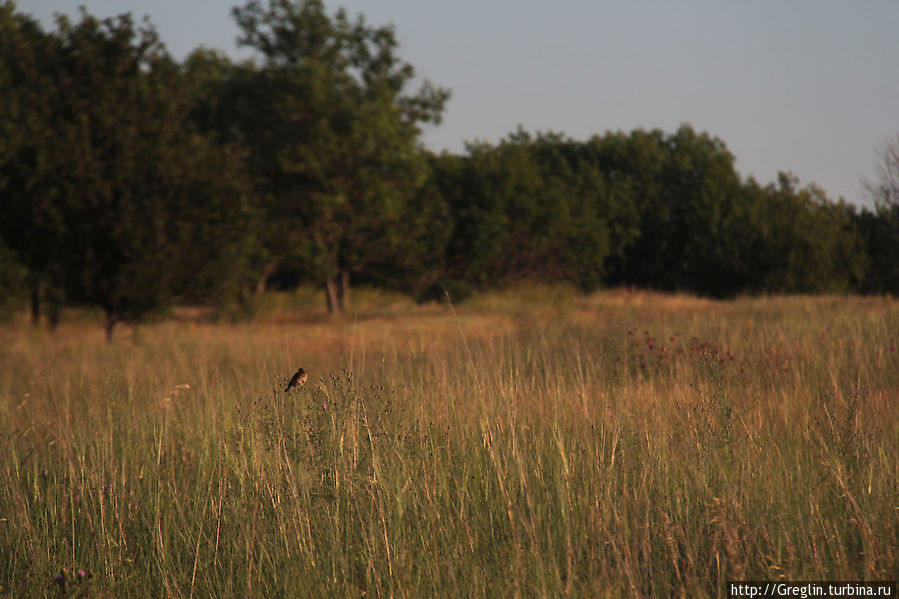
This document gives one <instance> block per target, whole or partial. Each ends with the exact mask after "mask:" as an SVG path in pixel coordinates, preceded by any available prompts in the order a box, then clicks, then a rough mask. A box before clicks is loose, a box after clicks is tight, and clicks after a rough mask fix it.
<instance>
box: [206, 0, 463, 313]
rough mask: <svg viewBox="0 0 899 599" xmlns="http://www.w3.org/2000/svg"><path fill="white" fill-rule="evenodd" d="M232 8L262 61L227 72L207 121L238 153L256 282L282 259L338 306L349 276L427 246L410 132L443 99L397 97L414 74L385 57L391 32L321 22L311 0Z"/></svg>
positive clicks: (422, 186)
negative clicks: (261, 259) (247, 192)
mask: <svg viewBox="0 0 899 599" xmlns="http://www.w3.org/2000/svg"><path fill="white" fill-rule="evenodd" d="M233 12H234V16H235V18H236V20H237V22H238V24H239V25H240V27H241V30H242V31H243V37H242V38H241V40H240V42H241V44H243V45H246V46H250V47H252V48H255V49H256V50H257V51H258V52H259V53H260V54H261V55H262V58H263V63H262V64H261V65H260V66H258V67H257V66H254V65H242V66H241V67H240V68H239V69H237V70H236V71H235V72H233V73H232V74H231V76H230V77H229V80H228V82H227V83H226V85H225V86H224V88H223V94H224V96H223V97H225V98H226V99H227V100H226V102H225V103H224V104H223V105H222V106H221V107H220V109H219V111H220V114H222V115H224V116H223V117H219V118H218V119H215V118H214V119H212V120H213V121H216V120H217V121H218V122H220V123H222V125H223V126H222V127H220V130H222V131H225V133H226V134H227V135H234V136H235V137H238V138H240V139H241V140H242V142H243V143H245V144H246V147H247V149H248V153H249V164H250V167H251V172H252V173H253V176H254V178H255V181H256V185H257V190H258V192H259V195H260V197H261V198H262V200H263V212H264V215H265V216H264V222H265V229H264V235H263V236H262V237H261V239H260V242H261V243H262V244H264V246H265V250H266V253H267V260H268V265H267V266H266V267H265V268H263V269H262V270H263V277H262V281H261V286H264V284H265V279H266V278H267V276H268V275H269V274H270V273H272V272H274V271H275V270H276V269H277V268H278V267H279V265H281V264H282V263H284V262H285V261H289V262H293V263H294V264H299V265H300V267H301V269H302V270H303V271H304V272H305V273H306V274H307V275H308V276H310V277H312V278H313V279H314V280H315V281H317V282H318V283H320V284H322V285H323V287H324V288H325V290H326V292H327V294H326V296H327V299H328V307H329V308H330V310H331V311H333V312H337V311H340V310H341V309H342V308H344V307H345V305H346V302H347V299H348V295H347V294H348V290H349V278H350V275H351V274H354V275H363V276H364V275H365V273H366V272H367V271H368V272H369V273H371V272H373V271H377V270H383V268H384V265H386V264H391V263H394V264H396V263H398V259H399V257H401V256H404V255H409V254H410V253H429V248H427V247H426V248H425V251H424V252H421V251H420V250H421V248H420V247H419V246H420V244H421V243H429V242H430V241H431V239H432V238H431V237H429V236H427V235H424V234H423V232H422V227H424V226H426V225H428V223H426V222H422V220H421V218H419V214H420V213H419V214H417V212H418V211H417V208H418V206H417V204H416V202H417V201H418V200H422V201H423V199H424V198H427V197H428V194H427V193H426V191H425V190H426V187H427V184H428V179H429V175H428V171H427V162H426V157H425V155H424V153H423V151H422V149H421V147H420V143H419V135H420V133H421V126H422V124H423V123H427V122H439V120H440V115H441V113H442V110H443V106H444V104H445V102H446V100H447V98H448V92H447V91H445V90H443V89H440V88H436V87H433V86H431V85H430V84H429V83H427V82H425V83H424V84H423V85H422V86H421V87H420V88H419V89H418V90H417V91H416V92H414V93H411V94H410V93H407V92H406V91H405V90H406V88H407V87H408V85H409V84H410V82H411V81H412V79H413V77H414V70H413V68H412V66H411V65H410V64H408V63H406V62H403V61H401V60H400V59H399V58H398V57H397V56H396V48H397V42H396V38H395V35H394V31H393V29H392V28H391V27H380V28H373V27H370V26H368V25H367V24H366V23H365V21H364V19H363V18H362V17H359V18H358V19H356V20H355V21H351V20H350V19H349V18H348V17H347V15H346V13H345V12H344V11H342V10H341V11H338V12H337V13H336V14H335V15H334V16H333V17H331V16H329V15H328V14H326V12H325V9H324V5H323V3H322V2H320V1H317V0H307V1H303V2H297V3H294V2H290V1H288V0H272V1H271V2H270V3H269V4H268V5H267V6H265V7H264V6H263V5H262V4H261V3H260V2H257V1H251V2H247V4H245V5H244V6H243V7H240V8H235V9H234V11H233ZM429 206H431V208H434V210H433V212H435V213H438V214H439V213H440V209H439V206H438V207H435V206H434V205H433V203H430V204H429ZM438 237H439V236H438ZM430 253H433V252H430Z"/></svg>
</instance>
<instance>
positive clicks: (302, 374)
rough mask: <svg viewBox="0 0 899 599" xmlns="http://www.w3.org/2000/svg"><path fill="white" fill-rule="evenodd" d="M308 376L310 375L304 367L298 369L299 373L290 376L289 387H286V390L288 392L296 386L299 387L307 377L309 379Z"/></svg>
mask: <svg viewBox="0 0 899 599" xmlns="http://www.w3.org/2000/svg"><path fill="white" fill-rule="evenodd" d="M308 378H309V375H308V374H306V371H305V370H303V369H302V368H300V369H299V370H297V373H296V374H295V375H293V376H292V377H290V382H289V383H287V388H286V389H284V392H285V393H287V392H288V391H290V390H291V389H295V388H296V387H299V386H300V385H302V384H303V383H305V382H306V379H308Z"/></svg>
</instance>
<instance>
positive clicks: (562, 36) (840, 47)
mask: <svg viewBox="0 0 899 599" xmlns="http://www.w3.org/2000/svg"><path fill="white" fill-rule="evenodd" d="M239 3H241V4H242V3H243V1H242V0H241V2H239ZM82 4H83V5H84V6H85V7H86V8H87V10H88V12H89V13H90V14H92V15H94V16H97V17H109V16H115V15H118V14H121V13H125V12H130V13H132V15H134V16H135V17H137V18H141V17H143V16H145V15H146V16H149V18H150V21H151V22H152V23H153V24H154V25H155V26H156V28H157V30H158V31H159V33H160V37H161V39H162V41H163V42H165V44H166V46H167V47H168V49H169V51H170V52H171V53H172V55H173V56H175V57H176V58H178V59H182V58H184V57H185V56H186V55H187V54H188V53H189V52H190V51H191V50H193V49H194V48H196V47H198V46H206V47H208V48H216V49H219V50H223V51H225V52H226V53H227V54H229V55H231V56H233V57H240V58H243V57H248V56H250V54H249V53H248V51H247V50H246V49H243V50H240V49H238V47H237V44H236V38H237V36H238V34H239V32H238V29H237V26H236V25H235V23H234V20H233V18H232V17H231V14H230V9H231V6H233V5H234V4H238V1H237V0H152V1H151V0H80V1H75V2H65V1H63V0H19V2H18V6H19V9H20V10H21V11H22V12H25V13H28V14H31V15H32V16H34V17H36V18H38V19H39V20H40V21H41V22H42V23H43V24H44V25H45V27H46V28H52V27H53V15H54V13H56V12H60V13H66V14H70V15H75V14H77V7H78V6H79V5H82ZM325 5H326V6H327V7H328V8H329V10H331V11H334V10H336V9H337V8H340V7H344V8H346V9H347V11H348V12H349V13H350V14H351V15H357V14H360V13H361V14H364V15H365V17H366V21H367V22H368V23H369V24H371V25H375V26H380V25H386V24H391V23H392V24H393V25H394V26H395V27H396V33H397V38H398V40H399V43H400V48H399V51H398V54H399V56H400V57H401V58H403V59H404V60H406V61H407V62H409V63H411V64H412V65H413V66H414V67H415V69H416V73H417V74H418V76H419V77H421V78H422V79H428V80H430V81H431V82H432V83H434V84H436V85H439V86H442V87H447V88H449V89H450V90H451V91H452V98H451V99H450V102H449V104H448V105H447V109H446V112H445V115H444V119H443V123H442V124H440V125H438V126H433V127H429V128H428V129H426V130H425V133H424V136H423V141H424V142H425V144H426V146H427V147H429V148H430V149H432V150H435V151H441V150H449V151H452V152H462V151H464V148H465V142H467V141H475V140H481V141H487V142H490V143H496V142H498V141H499V140H500V139H502V138H504V137H506V136H507V135H508V134H509V133H511V132H513V131H515V130H516V129H517V128H518V127H519V125H520V126H522V127H523V128H524V129H525V130H527V131H530V132H537V131H543V132H548V131H552V132H556V133H563V134H565V135H567V136H569V137H571V138H574V139H580V140H583V139H587V138H589V137H590V136H592V135H594V134H602V133H604V132H606V131H619V130H620V131H625V132H629V131H631V130H633V129H637V128H642V129H647V130H649V129H655V128H659V129H662V130H664V131H666V132H674V131H676V130H677V128H678V127H679V126H680V125H681V124H684V123H688V124H690V125H691V126H692V127H693V128H694V129H695V130H696V131H705V132H708V133H709V134H711V135H714V136H717V137H719V138H720V139H721V140H723V141H724V143H725V144H726V145H727V147H728V149H729V150H730V152H731V153H732V154H733V155H734V156H735V157H736V167H737V169H738V171H739V172H740V174H741V175H742V176H744V177H747V176H753V177H755V178H756V179H757V180H758V181H759V182H760V183H768V182H771V181H774V180H775V179H776V177H777V173H778V171H790V172H792V173H793V174H795V175H796V176H798V177H799V179H800V182H801V183H802V184H808V183H814V184H816V185H818V186H819V187H821V188H822V189H824V191H825V192H826V193H827V195H828V196H829V197H830V198H831V199H837V198H839V197H843V198H845V199H846V200H847V201H849V202H852V203H856V204H864V205H870V200H869V198H868V197H867V195H866V193H865V188H864V181H865V180H869V181H873V180H875V179H876V173H875V169H874V164H875V161H876V157H877V150H878V148H879V147H882V145H883V144H884V143H886V142H887V141H889V140H890V139H895V138H896V135H897V134H899V35H897V33H896V32H897V26H899V2H897V1H896V0H862V1H859V0H855V1H852V0H752V1H751V2H736V1H728V0H678V1H677V2H672V1H669V0H618V1H611V0H558V1H556V2H547V1H546V0H455V1H453V2H447V1H445V0H441V1H436V0H377V1H373V0H367V1H366V0H336V1H335V0H325Z"/></svg>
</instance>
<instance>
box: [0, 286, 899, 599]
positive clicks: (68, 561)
mask: <svg viewBox="0 0 899 599" xmlns="http://www.w3.org/2000/svg"><path fill="white" fill-rule="evenodd" d="M318 299H320V298H316V297H314V296H312V295H309V297H306V298H301V299H299V300H298V299H296V298H287V297H276V298H275V299H273V300H272V304H273V305H272V306H270V307H269V308H268V309H267V310H263V311H261V312H260V314H259V316H258V317H257V318H256V319H255V320H253V321H251V322H245V323H239V324H212V323H209V322H204V318H203V314H200V313H196V312H195V313H194V314H185V313H181V314H180V318H179V319H178V320H173V321H166V322H159V323H156V324H152V325H146V326H142V327H140V328H138V329H134V330H131V329H127V328H125V329H123V330H122V331H120V332H119V334H118V337H117V339H116V341H115V342H114V343H113V344H107V343H106V341H105V337H104V333H103V331H102V327H101V326H100V325H99V324H94V323H91V322H89V321H87V320H85V319H80V320H71V319H70V320H69V321H68V322H66V321H64V322H63V324H62V326H61V327H60V329H59V330H58V331H57V332H56V333H55V334H52V335H51V334H49V333H47V332H44V331H33V330H30V329H29V328H27V327H25V326H22V325H21V324H20V323H19V324H16V323H14V324H12V325H7V326H5V327H3V328H2V329H0V348H2V349H0V373H2V378H0V454H2V455H4V456H5V459H4V460H3V462H2V465H0V489H2V491H0V562H2V563H7V564H9V567H8V568H7V569H6V570H5V571H4V573H3V574H2V575H0V594H9V595H13V596H47V595H52V594H55V593H56V592H57V590H58V589H57V587H56V586H55V585H54V583H53V578H54V577H55V576H56V574H57V573H58V572H59V571H60V570H61V569H65V573H64V576H63V580H65V582H66V584H67V585H68V591H67V592H72V593H81V594H82V595H86V594H94V596H100V593H112V594H114V595H116V596H175V597H182V596H183V597H190V596H229V597H230V596H241V597H244V596H259V597H262V596H273V595H276V596H304V595H311V596H323V595H327V596H346V597H356V596H361V595H366V596H408V597H419V596H434V595H436V596H488V595H489V596H494V595H503V596H507V595H508V596H559V595H573V596H606V597H618V596H635V597H640V596H654V597H669V596H684V597H694V596H722V595H723V592H724V581H726V580H732V579H744V578H751V579H779V578H786V579H878V578H880V579H884V578H890V577H895V572H896V571H897V569H899V499H897V498H899V347H897V346H899V305H897V302H895V301H894V300H892V299H890V298H855V297H820V298H816V297H791V298H760V299H752V298H745V299H739V300H735V301H730V302H717V301H711V300H704V299H698V298H693V297H689V296H667V295H661V294H650V293H644V292H628V291H623V290H618V291H610V292H603V293H598V294H594V295H591V296H587V297H583V296H579V295H577V294H576V293H574V292H573V291H571V290H569V289H565V288H545V289H529V290H516V291H513V292H506V293H495V294H490V295H487V296H481V297H478V298H475V299H473V300H472V301H471V302H467V303H464V304H462V305H459V306H455V307H449V306H443V305H436V304H434V305H430V306H423V307H416V306H412V305H410V304H408V303H406V302H405V301H404V300H402V299H398V298H392V297H390V296H384V295H376V296H375V297H369V298H368V301H366V296H365V294H364V293H363V294H362V296H361V297H360V298H359V299H358V301H357V303H356V304H355V305H356V306H358V308H357V310H356V311H355V312H354V313H352V314H349V315H347V316H345V317H343V318H340V319H329V318H327V317H326V316H325V315H324V314H323V312H321V311H320V310H319V309H318V308H317V307H313V308H310V307H309V305H311V304H309V302H312V301H317V300H318ZM298 366H303V367H304V368H305V369H306V370H307V371H308V372H309V373H310V380H309V382H308V383H307V385H306V386H305V388H304V389H303V390H301V391H300V392H291V393H290V394H284V393H283V392H281V391H280V389H282V388H283V383H282V382H281V378H280V377H282V376H286V375H289V374H290V373H292V372H294V371H295V370H296V368H297V367H298ZM78 570H83V571H84V572H86V573H90V574H91V578H90V579H89V580H88V579H84V580H82V579H81V578H80V577H79V576H78V575H77V574H76V573H77V572H78Z"/></svg>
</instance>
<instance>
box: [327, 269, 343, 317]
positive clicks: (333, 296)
mask: <svg viewBox="0 0 899 599" xmlns="http://www.w3.org/2000/svg"><path fill="white" fill-rule="evenodd" d="M325 299H326V300H327V301H328V312H329V313H330V314H333V315H336V314H340V286H339V283H338V281H337V278H336V277H331V278H329V279H328V280H327V281H326V282H325Z"/></svg>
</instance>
